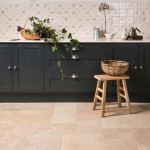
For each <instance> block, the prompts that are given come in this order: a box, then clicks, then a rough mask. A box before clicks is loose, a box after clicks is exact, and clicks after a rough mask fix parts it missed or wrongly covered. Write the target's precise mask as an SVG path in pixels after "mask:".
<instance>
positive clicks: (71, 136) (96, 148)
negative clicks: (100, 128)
mask: <svg viewBox="0 0 150 150" xmlns="http://www.w3.org/2000/svg"><path fill="white" fill-rule="evenodd" d="M105 145H106V144H105V140H104V136H103V134H99V133H90V134H88V133H68V134H63V136H62V147H61V150H106V149H105Z"/></svg>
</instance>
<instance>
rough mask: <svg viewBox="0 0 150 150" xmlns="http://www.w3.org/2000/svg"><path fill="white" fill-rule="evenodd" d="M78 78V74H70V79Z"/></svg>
mask: <svg viewBox="0 0 150 150" xmlns="http://www.w3.org/2000/svg"><path fill="white" fill-rule="evenodd" d="M78 78H79V76H78V75H77V74H72V75H71V79H78Z"/></svg>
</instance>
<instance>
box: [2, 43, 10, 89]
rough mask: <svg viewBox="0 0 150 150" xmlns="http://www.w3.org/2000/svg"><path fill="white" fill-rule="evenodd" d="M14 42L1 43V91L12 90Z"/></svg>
mask: <svg viewBox="0 0 150 150" xmlns="http://www.w3.org/2000/svg"><path fill="white" fill-rule="evenodd" d="M11 67H12V44H0V92H12V68H11Z"/></svg>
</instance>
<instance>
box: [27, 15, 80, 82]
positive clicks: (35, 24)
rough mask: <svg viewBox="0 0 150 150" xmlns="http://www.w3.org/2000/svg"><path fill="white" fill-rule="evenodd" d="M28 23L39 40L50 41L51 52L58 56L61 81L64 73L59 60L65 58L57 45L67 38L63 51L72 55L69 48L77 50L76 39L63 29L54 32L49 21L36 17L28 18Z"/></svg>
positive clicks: (78, 44)
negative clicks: (67, 42)
mask: <svg viewBox="0 0 150 150" xmlns="http://www.w3.org/2000/svg"><path fill="white" fill-rule="evenodd" d="M29 20H30V22H31V26H32V28H33V29H32V32H36V33H38V34H39V35H40V37H41V38H43V39H44V41H45V42H47V43H48V42H49V41H50V40H52V44H53V46H52V49H51V50H52V52H57V55H58V62H57V66H58V68H59V70H60V73H61V76H62V80H63V78H64V72H63V69H62V65H61V59H65V56H63V55H62V54H60V53H59V51H58V43H59V41H60V40H61V41H62V40H64V39H65V38H67V39H68V40H69V43H70V45H69V46H68V44H66V43H64V42H63V41H62V43H63V45H64V47H65V50H66V51H67V52H70V54H71V55H72V51H71V48H73V47H75V48H78V47H79V46H81V45H80V43H79V41H78V40H77V39H74V38H73V37H72V34H71V33H68V32H67V30H66V29H65V28H63V29H62V30H55V29H52V28H51V27H50V26H49V24H50V20H49V19H44V20H43V21H42V20H40V19H38V18H37V17H34V16H32V17H30V18H29ZM28 32H30V30H28Z"/></svg>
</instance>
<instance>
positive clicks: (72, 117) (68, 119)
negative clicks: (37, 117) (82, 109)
mask: <svg viewBox="0 0 150 150" xmlns="http://www.w3.org/2000/svg"><path fill="white" fill-rule="evenodd" d="M76 110H77V109H76V103H56V104H55V109H54V112H53V116H52V123H76Z"/></svg>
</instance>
